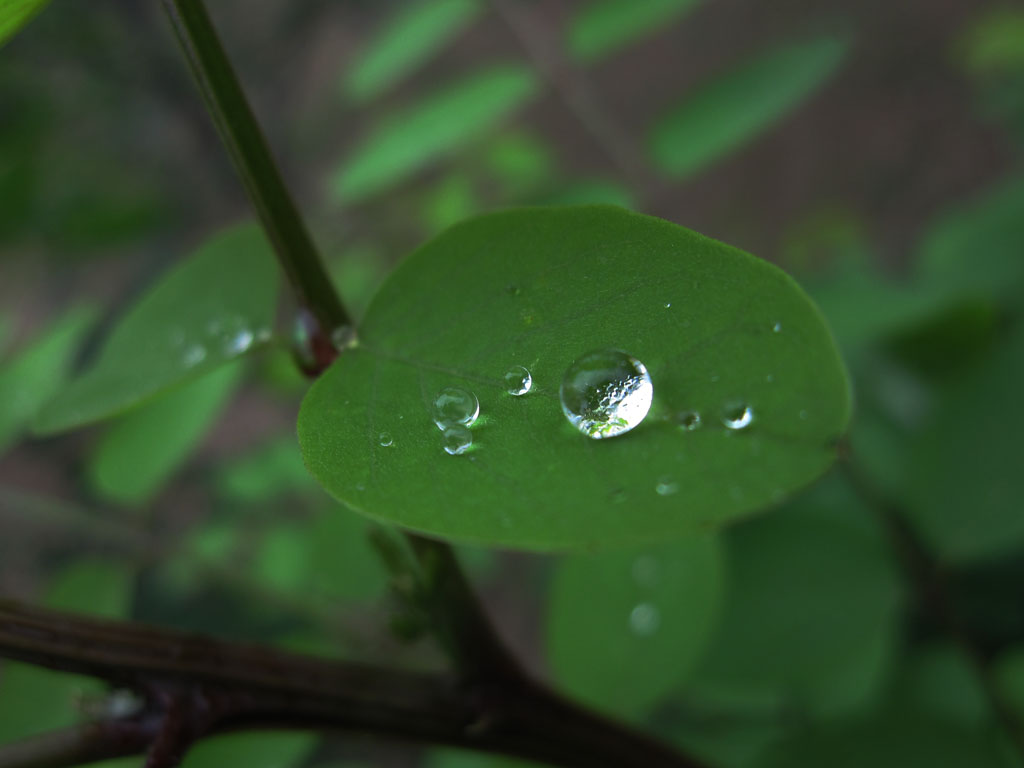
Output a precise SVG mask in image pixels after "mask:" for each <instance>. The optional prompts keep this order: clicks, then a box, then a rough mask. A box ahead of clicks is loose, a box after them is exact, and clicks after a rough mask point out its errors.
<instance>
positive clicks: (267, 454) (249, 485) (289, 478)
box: [219, 435, 316, 504]
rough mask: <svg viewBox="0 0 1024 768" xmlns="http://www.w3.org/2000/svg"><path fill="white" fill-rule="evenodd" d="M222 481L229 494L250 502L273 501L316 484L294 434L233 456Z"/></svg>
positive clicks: (301, 491)
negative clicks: (235, 456)
mask: <svg viewBox="0 0 1024 768" xmlns="http://www.w3.org/2000/svg"><path fill="white" fill-rule="evenodd" d="M219 485H220V487H221V490H222V492H223V494H224V495H225V496H227V497H229V498H231V499H234V500H236V501H240V502H243V503H246V504H258V503H260V502H264V503H269V502H273V501H277V500H279V499H280V498H281V497H282V496H285V495H288V494H296V493H303V492H306V491H308V490H310V489H312V488H315V487H316V483H315V482H314V481H313V479H312V478H311V477H310V476H309V472H307V471H306V466H305V465H304V464H303V463H302V453H301V452H300V451H299V444H298V443H297V442H296V440H295V436H294V435H290V436H288V437H283V438H280V439H277V440H274V441H273V442H270V443H267V444H265V445H263V446H260V447H259V448H257V449H255V450H253V451H250V452H248V453H246V454H244V455H242V456H239V457H237V458H235V459H233V460H231V461H230V462H229V463H227V464H226V465H225V466H224V468H223V470H222V471H221V476H220V482H219Z"/></svg>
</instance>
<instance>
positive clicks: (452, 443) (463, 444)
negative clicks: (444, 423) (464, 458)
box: [444, 424, 473, 456]
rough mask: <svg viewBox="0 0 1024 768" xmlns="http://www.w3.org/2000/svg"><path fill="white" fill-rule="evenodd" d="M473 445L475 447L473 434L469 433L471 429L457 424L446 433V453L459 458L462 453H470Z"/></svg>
mask: <svg viewBox="0 0 1024 768" xmlns="http://www.w3.org/2000/svg"><path fill="white" fill-rule="evenodd" d="M471 445H473V433H472V432H470V431H469V427H466V426H463V425H462V424H456V425H455V426H452V427H448V428H447V429H446V430H445V431H444V450H445V453H448V454H450V455H452V456H458V455H459V454H460V453H465V452H466V451H468V450H469V447H470V446H471Z"/></svg>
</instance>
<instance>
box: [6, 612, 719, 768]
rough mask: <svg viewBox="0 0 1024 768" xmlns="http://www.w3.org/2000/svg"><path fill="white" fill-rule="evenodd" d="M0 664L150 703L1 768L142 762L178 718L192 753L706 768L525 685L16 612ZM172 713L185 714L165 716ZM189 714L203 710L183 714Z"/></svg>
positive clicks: (21, 751)
mask: <svg viewBox="0 0 1024 768" xmlns="http://www.w3.org/2000/svg"><path fill="white" fill-rule="evenodd" d="M0 656H4V657H8V658H12V659H16V660H20V661H24V662H28V663H31V664H37V665H41V666H44V667H48V668H50V669H56V670H60V671H65V672H75V673H78V674H85V675H91V676H93V677H98V678H101V679H104V680H107V681H109V682H111V683H113V684H115V685H120V686H127V687H130V688H132V689H134V690H138V691H140V692H142V693H143V694H145V695H146V699H147V702H148V706H147V708H146V709H145V710H144V711H143V712H141V713H140V714H139V715H138V716H135V717H130V718H126V719H121V720H111V721H108V722H105V723H95V724H91V725H87V726H82V727H79V728H76V729H73V730H71V731H65V732H62V733H60V734H51V735H49V736H48V737H47V738H45V739H38V738H37V739H32V740H29V741H26V742H22V743H20V744H14V745H10V746H7V747H3V748H0V768H39V766H66V765H72V764H74V763H75V762H77V761H80V760H81V759H84V758H86V757H88V758H90V759H98V758H108V757H116V756H124V755H128V754H137V753H139V752H142V751H144V750H145V749H146V748H147V747H148V746H150V745H151V741H152V740H153V738H154V736H155V735H157V734H159V733H160V732H161V731H162V730H163V729H164V728H165V726H166V721H167V715H168V714H171V715H173V716H174V717H175V718H178V720H177V721H176V722H175V723H174V725H175V727H176V728H177V729H180V730H182V731H183V732H184V733H185V734H186V735H187V737H188V740H190V739H191V738H192V737H202V736H206V735H210V734H214V733H222V732H227V731H236V730H242V729H267V728H291V729H336V730H344V731H347V732H354V733H363V734H368V735H372V736H377V737H384V738H390V739H396V740H404V741H414V742H420V743H426V744H440V745H450V746H458V747H462V748H464V749H475V750H480V751H485V752H491V753H496V754H505V755H511V756H516V757H523V758H527V759H532V760H540V761H544V762H550V763H551V764H554V765H560V766H565V767H566V768H589V767H591V766H603V767H604V768H631V766H636V765H643V766H649V767H650V768H700V766H699V765H698V763H696V762H695V761H692V760H689V759H687V758H684V757H681V756H679V755H677V754H675V753H673V752H672V751H671V750H669V749H668V748H666V747H664V746H662V745H660V744H658V743H657V742H655V741H653V740H651V739H649V738H647V737H646V736H644V735H642V734H639V733H636V732H634V731H631V730H629V729H627V728H624V727H622V726H620V725H617V724H615V723H612V722H610V721H607V720H605V719H604V718H602V717H600V716H599V715H595V714H592V713H590V712H587V711H585V710H583V709H581V708H579V707H577V706H575V705H573V704H571V703H568V702H565V701H563V700H562V699H560V698H559V697H558V696H556V695H554V694H552V693H550V692H548V691H546V690H543V689H541V688H539V687H537V686H533V685H531V684H528V683H524V684H522V685H507V686H504V687H500V688H495V689H493V690H492V691H490V696H487V697H481V696H480V694H479V691H478V690H477V689H476V688H474V687H472V686H466V685H464V684H463V682H462V681H461V680H459V679H457V678H455V677H452V676H451V675H446V674H420V673H415V672H405V671H400V670H391V669H386V668H381V667H372V666H368V665H361V664H354V663H350V662H339V661H329V660H325V659H317V658H313V657H307V656H302V655H299V654H293V653H286V652H282V651H276V650H269V649H265V648H260V647H255V646H248V645H242V644H239V643H232V642H226V641H221V640H217V639H214V638H211V637H204V636H198V635H194V634H190V633H185V632H180V631H176V630H169V629H156V628H152V627H144V626H141V625H137V624H132V623H129V622H115V621H106V620H100V619H90V618H84V617H77V616H73V615H69V614H65V613H59V612H55V611H50V610H46V609H42V608H35V607H29V606H23V605H19V604H16V603H11V602H0ZM166 701H170V702H172V703H177V709H176V710H175V711H173V712H171V711H164V710H163V709H158V708H156V705H158V704H161V703H162V702H166ZM182 702H185V703H186V704H187V703H189V702H193V703H194V705H193V706H190V707H189V706H186V707H185V708H184V709H183V708H182ZM152 754H153V753H152V752H151V755H152Z"/></svg>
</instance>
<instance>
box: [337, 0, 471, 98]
mask: <svg viewBox="0 0 1024 768" xmlns="http://www.w3.org/2000/svg"><path fill="white" fill-rule="evenodd" d="M480 11H481V5H480V3H479V1H478V0H425V1H422V0H421V2H416V3H410V4H406V5H404V6H402V7H400V9H399V11H398V13H396V14H395V15H394V16H393V17H392V18H390V19H388V20H387V22H386V23H385V24H384V26H383V28H382V29H381V30H380V31H379V32H377V33H376V34H375V35H374V37H373V39H372V40H371V41H370V43H369V44H368V46H367V47H366V49H365V50H364V52H363V53H362V55H361V56H360V57H359V59H358V60H357V61H356V63H355V64H354V65H353V66H352V67H351V69H350V70H349V71H348V73H347V75H346V77H345V82H344V91H345V94H346V95H347V96H348V97H349V98H351V99H352V100H354V101H360V102H361V101H368V100H369V99H372V98H374V97H375V96H379V95H380V94H381V93H383V92H384V91H386V90H387V89H389V88H391V87H392V86H394V85H395V84H396V83H398V82H399V81H401V80H402V79H403V78H405V77H407V76H408V75H410V74H411V73H412V72H414V71H415V70H416V68H417V67H419V66H420V65H422V64H424V63H425V62H426V61H427V60H428V59H430V58H431V57H432V56H434V55H435V54H436V53H438V52H439V51H440V50H441V49H442V48H444V46H445V45H447V44H448V43H449V42H450V41H451V40H453V39H454V38H456V37H458V35H459V34H460V33H461V32H462V31H463V30H464V29H465V28H466V27H467V26H469V24H470V23H472V21H473V20H474V19H475V18H476V17H477V16H478V15H479V13H480Z"/></svg>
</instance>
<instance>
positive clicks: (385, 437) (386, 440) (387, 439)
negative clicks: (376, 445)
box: [377, 432, 395, 448]
mask: <svg viewBox="0 0 1024 768" xmlns="http://www.w3.org/2000/svg"><path fill="white" fill-rule="evenodd" d="M377 439H378V440H379V441H380V445H381V447H382V448H387V447H388V446H391V445H394V443H395V441H394V440H393V439H392V438H391V433H390V432H381V433H380V435H379V436H378V438H377Z"/></svg>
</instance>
